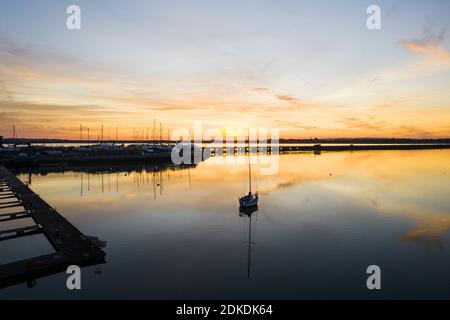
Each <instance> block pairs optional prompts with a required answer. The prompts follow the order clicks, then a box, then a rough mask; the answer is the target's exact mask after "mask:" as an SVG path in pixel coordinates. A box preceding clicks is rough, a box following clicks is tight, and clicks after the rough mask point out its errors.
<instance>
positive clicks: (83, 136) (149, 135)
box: [80, 120, 170, 144]
mask: <svg viewBox="0 0 450 320" xmlns="http://www.w3.org/2000/svg"><path fill="white" fill-rule="evenodd" d="M113 130H114V131H113V132H111V128H107V131H106V129H105V128H104V126H103V124H102V125H101V126H100V128H99V130H98V132H97V137H96V139H93V140H96V141H98V142H104V141H107V142H113V141H119V128H118V127H117V126H116V127H115V128H114V129H113ZM106 133H107V135H106ZM164 133H165V132H164V131H163V126H162V123H161V122H159V128H158V124H157V123H156V120H153V127H152V129H151V130H150V128H149V127H146V128H133V136H132V139H131V140H132V141H136V142H138V141H139V142H149V141H152V143H153V144H155V142H156V141H158V142H159V144H161V143H162V141H163V140H164V137H163V135H164ZM111 134H113V135H114V136H112V135H111ZM80 140H81V141H92V139H91V131H90V128H89V127H84V126H83V125H81V124H80ZM121 140H129V139H121ZM167 141H170V130H169V129H167Z"/></svg>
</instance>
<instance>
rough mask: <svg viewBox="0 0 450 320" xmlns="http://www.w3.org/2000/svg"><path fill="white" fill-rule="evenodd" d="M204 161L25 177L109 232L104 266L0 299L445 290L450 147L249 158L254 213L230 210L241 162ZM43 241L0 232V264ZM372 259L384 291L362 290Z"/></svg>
mask: <svg viewBox="0 0 450 320" xmlns="http://www.w3.org/2000/svg"><path fill="white" fill-rule="evenodd" d="M211 161H212V159H209V160H207V161H206V162H203V163H201V164H199V165H198V166H197V167H195V168H191V169H189V170H188V169H183V170H173V169H171V170H162V171H156V172H155V171H153V170H154V168H150V167H148V168H143V169H142V170H131V171H119V172H117V173H116V172H115V171H114V170H112V172H111V173H108V172H103V173H92V172H91V173H90V174H88V173H86V172H84V173H82V172H73V171H67V172H64V173H48V174H47V175H31V183H32V184H31V186H32V188H33V190H35V191H36V192H37V193H38V194H40V195H41V196H42V197H43V198H44V199H45V200H46V201H48V202H49V203H50V204H51V205H52V206H54V207H56V208H57V209H58V211H59V212H60V213H62V214H63V215H64V216H65V217H66V218H68V220H69V221H70V222H72V223H73V224H74V225H75V226H76V227H78V228H79V229H80V230H81V231H82V232H83V233H85V234H87V235H92V236H97V237H99V238H100V239H101V240H103V241H107V246H106V248H105V249H104V250H105V251H106V253H107V257H106V259H107V263H106V264H103V265H100V266H97V267H86V268H83V269H82V290H80V291H68V290H67V289H66V287H65V281H66V277H67V275H66V274H65V273H59V274H56V275H52V276H49V277H46V278H43V279H38V280H37V284H36V286H34V287H33V288H31V289H29V288H27V287H26V285H25V284H20V285H16V286H13V287H10V288H7V289H4V290H1V291H0V297H1V298H48V297H51V298H256V299H259V298H450V273H449V270H450V232H449V228H450V150H430V151H427V150H424V151H369V152H353V153H351V152H335V153H322V154H321V155H313V154H300V155H282V156H280V170H279V172H278V174H277V175H273V176H261V175H260V174H259V170H258V169H259V168H258V167H257V166H255V167H254V168H253V172H254V186H255V187H256V188H257V189H258V190H259V193H260V204H259V211H258V212H257V213H255V214H253V215H252V218H251V220H250V219H249V218H248V217H245V216H244V217H240V216H239V212H238V197H239V196H240V195H243V194H244V193H245V192H246V191H247V188H248V183H247V166H246V165H245V164H224V165H213V164H209V163H210V162H211ZM20 178H21V179H22V180H23V181H27V180H28V179H30V177H29V176H28V175H27V174H21V175H20ZM250 222H251V239H250V246H249V231H250V230H249V223H250ZM20 223H21V224H23V223H27V222H25V221H22V222H20ZM249 249H250V254H249ZM51 250H52V249H51V247H50V246H49V244H48V243H47V241H46V240H45V239H44V238H43V237H41V236H33V238H31V237H25V238H21V239H16V240H10V241H4V242H0V263H6V262H10V261H14V260H18V259H24V258H27V257H31V256H34V255H37V254H44V253H48V252H51ZM249 259H250V263H249ZM372 264H377V265H379V266H380V267H381V271H382V290H381V291H377V292H373V291H369V290H367V289H366V278H367V274H366V268H367V266H369V265H372Z"/></svg>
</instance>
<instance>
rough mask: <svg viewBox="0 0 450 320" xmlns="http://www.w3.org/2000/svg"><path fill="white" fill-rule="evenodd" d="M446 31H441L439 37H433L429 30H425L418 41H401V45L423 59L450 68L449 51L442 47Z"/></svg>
mask: <svg viewBox="0 0 450 320" xmlns="http://www.w3.org/2000/svg"><path fill="white" fill-rule="evenodd" d="M445 32H446V30H445V29H444V30H442V31H441V33H440V34H439V35H434V34H433V33H432V32H431V31H430V30H425V35H424V37H422V38H420V39H412V40H403V41H400V43H401V45H402V46H403V47H404V48H406V49H408V50H410V51H411V52H414V53H417V54H419V55H421V56H422V57H424V58H427V59H433V60H437V61H438V62H440V63H443V64H445V65H448V66H450V51H449V50H448V49H447V48H445V47H443V46H442V42H443V40H444V38H445Z"/></svg>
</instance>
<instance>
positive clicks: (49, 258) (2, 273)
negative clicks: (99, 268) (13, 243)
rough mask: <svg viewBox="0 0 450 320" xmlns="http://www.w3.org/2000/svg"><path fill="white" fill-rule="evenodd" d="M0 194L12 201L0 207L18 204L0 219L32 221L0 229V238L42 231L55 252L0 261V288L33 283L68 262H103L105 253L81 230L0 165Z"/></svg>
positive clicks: (13, 237) (70, 263) (59, 269)
mask: <svg viewBox="0 0 450 320" xmlns="http://www.w3.org/2000/svg"><path fill="white" fill-rule="evenodd" d="M0 183H1V185H0V188H1V189H0V195H1V196H2V199H9V198H10V197H11V198H12V197H15V198H16V200H14V201H7V202H1V203H0V209H5V208H15V207H20V208H21V210H20V211H13V212H10V213H3V214H1V215H0V222H1V223H4V222H7V221H11V220H16V219H25V218H30V219H32V220H33V221H34V223H35V224H34V225H32V226H26V227H20V228H14V229H6V230H1V231H0V241H6V240H11V239H15V238H19V237H27V236H29V235H34V234H38V233H42V234H44V235H45V237H46V238H47V239H48V241H49V242H50V243H51V245H52V247H53V248H54V250H55V252H54V253H52V254H48V255H43V256H36V257H31V258H27V259H25V260H21V261H15V262H12V263H7V264H3V265H0V288H3V287H6V286H9V285H13V284H16V283H19V282H27V283H30V284H32V283H33V282H35V281H36V279H37V278H41V277H43V276H46V275H48V274H52V273H55V272H59V271H63V270H65V268H67V267H68V266H69V265H72V264H76V265H79V266H86V265H93V264H99V263H104V262H105V253H104V252H103V251H102V250H101V249H100V248H98V247H97V246H96V245H95V244H94V243H92V242H91V240H89V239H88V238H87V237H86V236H85V235H84V234H83V233H81V232H80V231H79V230H78V229H77V228H76V227H74V226H73V225H72V224H71V223H70V222H68V221H67V220H66V219H65V218H64V217H63V216H62V215H61V214H60V213H58V212H57V211H56V210H55V209H54V208H52V207H51V206H49V205H48V204H47V203H46V202H45V201H44V200H42V199H41V198H40V197H39V196H38V195H37V194H36V193H34V192H33V191H32V190H31V189H30V188H29V187H28V186H27V185H26V184H24V183H23V182H21V181H20V180H19V179H17V178H16V176H15V175H13V174H12V173H11V172H9V171H8V170H7V169H5V167H3V166H0Z"/></svg>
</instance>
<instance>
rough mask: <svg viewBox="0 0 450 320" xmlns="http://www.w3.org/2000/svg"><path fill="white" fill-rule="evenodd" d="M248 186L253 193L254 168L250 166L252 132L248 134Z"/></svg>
mask: <svg viewBox="0 0 450 320" xmlns="http://www.w3.org/2000/svg"><path fill="white" fill-rule="evenodd" d="M248 185H249V189H250V193H252V167H251V165H250V130H249V132H248Z"/></svg>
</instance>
